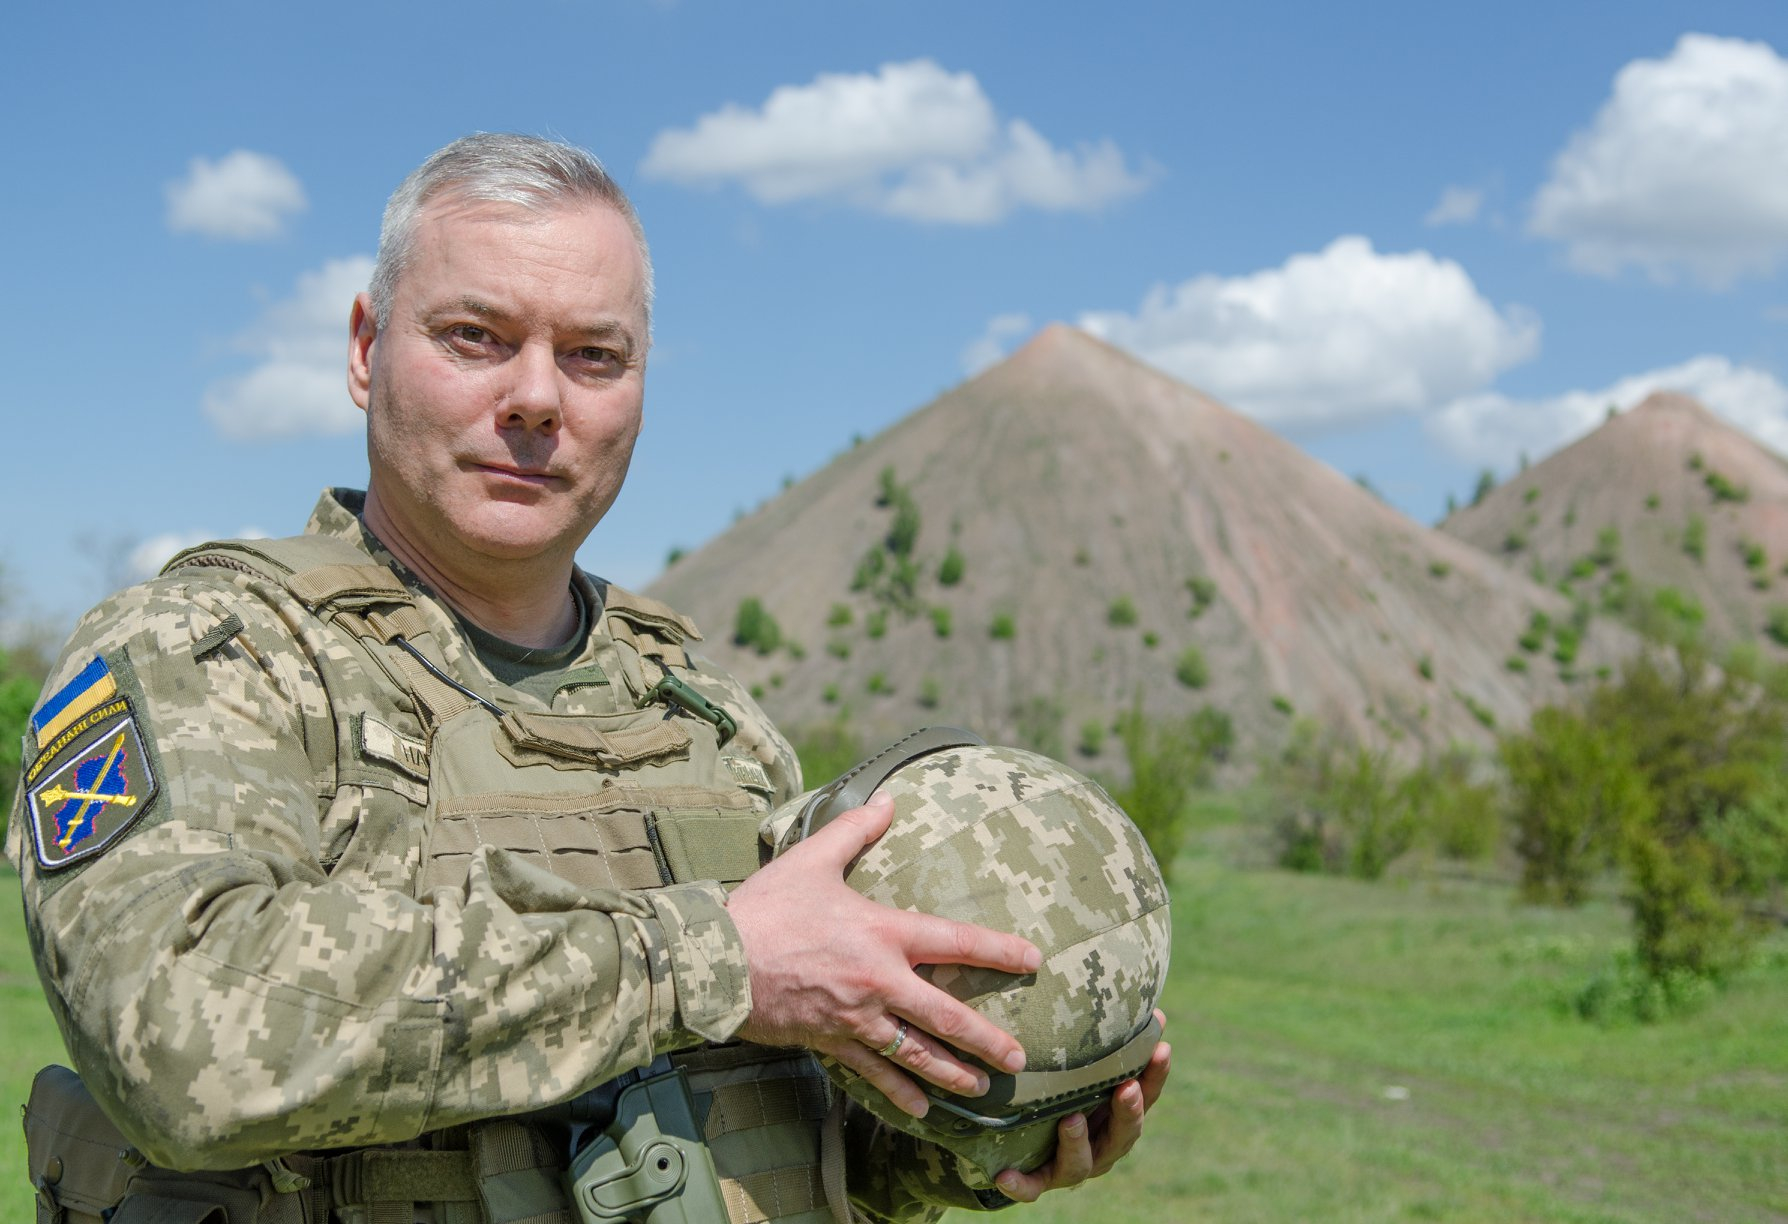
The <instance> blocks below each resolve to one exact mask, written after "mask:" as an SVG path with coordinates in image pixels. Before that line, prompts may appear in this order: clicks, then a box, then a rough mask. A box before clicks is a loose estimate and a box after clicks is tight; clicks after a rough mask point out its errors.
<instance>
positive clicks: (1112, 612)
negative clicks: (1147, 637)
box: [1105, 595, 1136, 629]
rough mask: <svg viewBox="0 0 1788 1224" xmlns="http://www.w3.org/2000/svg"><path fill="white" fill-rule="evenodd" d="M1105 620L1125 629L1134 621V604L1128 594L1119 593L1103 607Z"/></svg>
mask: <svg viewBox="0 0 1788 1224" xmlns="http://www.w3.org/2000/svg"><path fill="white" fill-rule="evenodd" d="M1105 621H1106V623H1107V624H1109V625H1113V626H1116V627H1117V628H1119V629H1127V628H1129V627H1130V626H1131V625H1134V624H1135V623H1136V605H1135V604H1134V603H1133V602H1131V600H1130V597H1129V596H1128V595H1119V596H1118V597H1117V598H1116V599H1114V600H1112V601H1111V606H1110V607H1108V608H1107V609H1105Z"/></svg>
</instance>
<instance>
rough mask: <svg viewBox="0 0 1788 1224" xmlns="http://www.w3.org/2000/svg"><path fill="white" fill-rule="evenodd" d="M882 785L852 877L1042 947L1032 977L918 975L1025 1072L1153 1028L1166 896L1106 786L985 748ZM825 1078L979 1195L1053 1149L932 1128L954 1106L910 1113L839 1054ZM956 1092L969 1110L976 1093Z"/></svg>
mask: <svg viewBox="0 0 1788 1224" xmlns="http://www.w3.org/2000/svg"><path fill="white" fill-rule="evenodd" d="M883 786H884V788H885V789H886V790H887V791H888V792H889V794H890V795H892V796H893V799H894V818H893V822H892V825H891V826H890V828H889V830H888V832H887V833H885V834H883V835H882V837H881V838H880V839H879V840H878V841H877V842H876V843H875V844H874V845H872V846H870V847H869V848H868V849H867V850H865V851H864V852H863V854H862V855H861V856H860V857H859V858H858V859H857V861H856V862H855V863H854V864H853V865H852V866H851V868H850V869H849V871H848V872H847V873H846V876H845V879H846V882H847V883H849V884H850V885H851V886H852V887H853V888H855V889H856V890H857V891H859V892H861V893H862V894H863V895H864V896H866V897H868V898H870V899H871V900H873V901H878V902H881V903H882V904H884V905H891V906H895V907H898V908H902V909H911V910H920V911H923V912H926V913H934V914H942V915H944V916H946V917H949V918H955V919H959V920H961V921H964V922H973V923H977V924H980V925H983V926H988V927H992V928H994V929H995V930H1001V931H1011V932H1014V933H1015V934H1018V935H1022V936H1024V937H1025V938H1026V939H1029V940H1030V941H1031V942H1033V943H1035V944H1036V945H1037V947H1038V948H1039V949H1040V950H1041V951H1042V953H1043V964H1042V966H1041V968H1040V969H1038V971H1037V972H1036V974H1035V975H1032V976H1031V977H1028V978H1020V977H1015V976H1013V975H1011V974H1006V973H1000V972H996V971H994V970H989V969H977V968H972V967H967V966H961V965H939V966H926V967H923V968H922V969H921V970H920V972H921V973H923V974H925V975H926V976H928V977H929V978H930V980H931V981H932V982H933V983H934V984H936V985H937V986H939V987H940V988H942V989H944V990H947V991H948V992H950V993H951V994H952V995H954V996H955V997H957V998H959V999H961V1000H963V1001H964V1002H966V1003H968V1004H969V1005H970V1006H972V1007H974V1008H975V1009H976V1010H977V1011H979V1012H981V1013H982V1014H983V1015H985V1016H986V1017H988V1019H990V1020H992V1021H993V1022H994V1023H995V1024H997V1025H999V1026H1000V1027H1001V1028H1003V1029H1005V1030H1006V1031H1008V1032H1010V1033H1012V1034H1013V1035H1014V1036H1016V1037H1017V1038H1018V1040H1019V1042H1020V1043H1021V1044H1022V1045H1023V1046H1024V1051H1025V1059H1026V1064H1025V1066H1026V1070H1027V1071H1028V1072H1036V1071H1067V1070H1071V1069H1074V1068H1078V1067H1083V1066H1086V1065H1087V1064H1090V1063H1093V1062H1095V1061H1097V1060H1098V1059H1100V1058H1103V1057H1105V1056H1106V1055H1109V1054H1112V1053H1113V1052H1114V1051H1116V1050H1118V1049H1119V1048H1120V1047H1122V1046H1123V1045H1124V1044H1125V1043H1126V1042H1127V1041H1129V1040H1130V1039H1131V1038H1132V1037H1133V1036H1136V1035H1137V1033H1138V1032H1139V1031H1140V1030H1142V1029H1143V1028H1144V1026H1145V1025H1147V1024H1148V1022H1149V1019H1150V1017H1151V1015H1152V1014H1153V1011H1154V1007H1155V1003H1156V1001H1157V999H1158V998H1159V997H1160V994H1161V990H1162V987H1163V985H1164V984H1165V982H1166V979H1167V965H1168V954H1169V946H1170V941H1171V928H1170V924H1169V913H1168V895H1167V889H1166V887H1165V885H1164V883H1163V882H1162V879H1161V872H1160V869H1159V868H1158V867H1157V865H1156V863H1155V860H1154V857H1153V855H1152V854H1150V852H1149V849H1148V845H1147V843H1146V842H1145V841H1144V840H1143V837H1142V834H1141V833H1140V832H1139V831H1138V830H1137V829H1136V827H1135V825H1134V824H1132V823H1131V821H1130V819H1129V818H1128V817H1127V816H1125V815H1124V812H1123V810H1122V809H1121V808H1119V807H1118V806H1117V804H1116V803H1114V802H1113V801H1112V799H1111V798H1110V796H1108V795H1107V794H1106V793H1105V791H1104V790H1103V789H1101V788H1100V787H1099V786H1098V785H1097V784H1096V783H1094V782H1092V781H1090V780H1088V779H1087V778H1085V777H1083V776H1081V775H1080V774H1078V773H1076V772H1075V771H1074V770H1072V769H1070V768H1068V767H1067V766H1065V765H1062V764H1060V763H1058V762H1056V761H1052V760H1050V759H1049V758H1047V757H1043V756H1039V755H1037V754H1035V753H1031V752H1025V751H1022V750H1020V749H1016V748H996V747H988V746H974V747H956V748H949V749H944V750H941V751H938V752H934V753H931V754H930V755H927V756H924V757H921V758H919V759H918V760H916V761H912V762H910V763H908V764H906V765H903V766H901V767H900V768H899V769H897V770H895V771H894V772H893V773H892V774H890V775H889V777H888V778H887V780H886V781H885V782H884V783H883ZM804 801H805V796H803V797H802V798H801V799H797V800H795V801H793V802H791V803H789V804H787V805H786V806H785V807H783V808H782V809H780V810H779V812H778V813H777V815H776V816H775V817H773V818H772V821H773V823H774V825H775V828H776V830H777V836H778V840H779V843H781V844H783V845H785V846H786V844H787V842H788V840H789V839H790V838H791V837H793V836H794V835H795V833H796V830H795V828H794V822H795V820H796V818H797V817H798V814H799V812H800V809H801V807H802V806H803V803H804ZM1144 1059H1146V1055H1145V1056H1144ZM1138 1067H1140V1061H1139V1063H1138ZM827 1069H828V1071H829V1072H831V1073H832V1074H833V1076H834V1078H835V1079H837V1080H839V1081H840V1082H841V1083H843V1084H844V1085H845V1087H846V1090H847V1091H848V1092H849V1093H850V1094H851V1096H852V1097H853V1098H854V1099H855V1100H857V1101H858V1102H859V1103H860V1104H862V1105H864V1106H865V1107H866V1108H868V1109H869V1110H871V1111H872V1112H874V1113H875V1114H876V1115H877V1116H879V1117H881V1118H882V1119H883V1120H884V1121H885V1122H887V1123H889V1124H891V1125H892V1126H895V1127H898V1128H899V1129H901V1130H904V1131H907V1132H909V1133H910V1134H912V1135H915V1136H918V1137H921V1138H928V1139H935V1140H937V1141H938V1142H940V1143H943V1144H944V1145H945V1146H947V1147H948V1148H950V1150H951V1151H953V1152H955V1153H956V1154H957V1155H958V1156H959V1157H960V1158H961V1159H960V1160H959V1161H957V1162H956V1163H957V1166H958V1167H957V1170H956V1171H957V1173H958V1175H959V1176H961V1177H963V1178H964V1180H965V1181H966V1182H967V1184H969V1185H970V1186H973V1187H986V1186H990V1185H991V1184H992V1179H993V1176H994V1174H996V1173H998V1172H999V1171H1000V1170H1002V1169H1005V1168H1009V1167H1016V1168H1022V1169H1027V1170H1028V1169H1033V1168H1036V1167H1037V1166H1038V1165H1040V1164H1042V1163H1043V1161H1044V1160H1046V1159H1047V1158H1048V1156H1049V1154H1050V1152H1051V1151H1052V1150H1053V1147H1054V1141H1055V1124H1054V1122H1053V1121H1046V1122H1042V1123H1037V1124H1033V1125H1029V1126H1024V1127H1021V1128H1019V1129H1017V1130H1014V1131H1010V1132H1006V1133H1004V1134H999V1135H996V1134H991V1133H988V1134H980V1135H978V1136H976V1137H973V1138H968V1139H963V1138H957V1137H954V1136H949V1135H947V1134H945V1133H944V1132H942V1131H940V1130H939V1129H937V1124H938V1123H939V1122H940V1121H941V1120H944V1119H947V1118H948V1117H949V1115H948V1114H946V1113H945V1112H944V1111H942V1110H940V1109H937V1108H936V1107H934V1108H933V1111H932V1113H931V1114H930V1115H928V1116H927V1118H925V1119H914V1118H912V1117H910V1116H908V1115H906V1114H905V1113H902V1112H901V1111H900V1110H898V1109H895V1108H894V1107H893V1106H892V1105H891V1104H889V1103H888V1102H887V1100H886V1098H884V1097H882V1095H881V1094H880V1093H879V1092H878V1091H876V1090H875V1089H874V1088H872V1087H870V1086H869V1085H868V1083H867V1081H863V1080H860V1079H857V1078H856V1077H855V1076H854V1075H853V1074H852V1073H851V1072H850V1071H849V1070H848V1069H846V1068H844V1067H842V1066H840V1065H838V1064H835V1063H832V1062H830V1061H829V1060H827ZM988 1069H989V1070H993V1069H991V1068H988ZM996 1075H997V1072H996ZM952 1099H955V1100H958V1101H959V1102H960V1103H961V1104H962V1105H963V1106H965V1107H967V1108H969V1109H974V1108H975V1101H974V1100H973V1099H972V1098H952Z"/></svg>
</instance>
